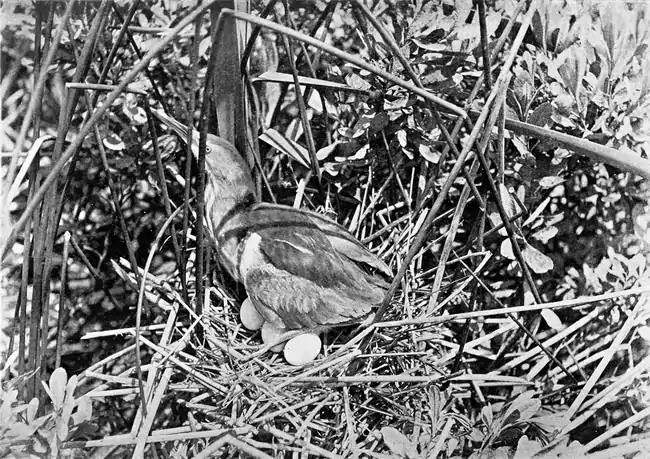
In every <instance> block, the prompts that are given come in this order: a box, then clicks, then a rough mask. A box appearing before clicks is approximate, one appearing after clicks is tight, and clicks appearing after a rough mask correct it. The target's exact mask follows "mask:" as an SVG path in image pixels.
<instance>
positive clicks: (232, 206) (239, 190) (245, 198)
mask: <svg viewBox="0 0 650 459" xmlns="http://www.w3.org/2000/svg"><path fill="white" fill-rule="evenodd" d="M231 166H235V165H233V164H231ZM237 166H239V165H237ZM206 167H210V164H209V163H208V164H206ZM223 170H226V171H227V173H222V172H221V171H223ZM213 171H214V172H216V173H208V175H207V180H208V181H207V183H206V187H205V203H206V207H205V217H206V220H207V223H208V228H209V229H210V231H211V232H212V236H213V237H216V236H217V232H218V229H219V227H220V226H221V224H222V222H223V221H224V219H225V218H227V217H228V216H229V215H232V214H233V213H234V212H236V211H237V210H238V209H241V208H243V207H245V206H247V205H250V204H252V203H253V202H255V186H254V182H253V179H252V177H251V174H250V171H249V170H248V167H247V166H245V165H244V167H230V168H223V165H221V168H219V169H217V170H215V169H213Z"/></svg>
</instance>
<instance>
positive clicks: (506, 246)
mask: <svg viewBox="0 0 650 459" xmlns="http://www.w3.org/2000/svg"><path fill="white" fill-rule="evenodd" d="M499 252H500V253H501V256H503V257H506V258H508V259H510V260H514V259H515V253H514V252H513V250H512V243H511V242H510V239H504V240H503V242H501V250H500V251H499Z"/></svg>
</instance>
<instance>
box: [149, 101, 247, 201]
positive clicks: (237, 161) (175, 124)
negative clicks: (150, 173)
mask: <svg viewBox="0 0 650 459" xmlns="http://www.w3.org/2000/svg"><path fill="white" fill-rule="evenodd" d="M151 111H152V113H153V114H154V115H155V116H156V118H158V119H159V120H160V121H161V122H162V123H163V124H164V125H165V126H167V127H168V128H170V129H171V130H173V131H174V132H175V133H176V134H178V136H179V137H180V138H181V140H182V141H183V142H187V134H188V131H189V129H188V128H187V126H185V125H184V124H182V123H181V122H179V121H178V120H176V119H174V118H171V117H169V116H167V115H165V114H164V113H162V112H161V111H159V110H153V109H152V110H151ZM191 148H192V153H193V154H194V157H195V158H197V159H198V157H199V132H198V131H197V130H195V129H193V130H192V145H191ZM205 150H206V151H205V162H206V169H207V172H208V177H210V178H211V179H216V180H219V181H225V182H226V186H228V187H230V188H231V189H236V188H240V189H242V188H243V189H250V190H252V189H254V186H253V179H252V177H251V173H250V169H249V167H248V164H246V161H245V160H244V158H243V157H242V155H241V154H240V153H239V151H237V148H235V146H234V145H233V144H232V143H230V142H228V141H227V140H225V139H222V138H221V137H218V136H216V135H213V134H208V136H207V139H206V144H205Z"/></svg>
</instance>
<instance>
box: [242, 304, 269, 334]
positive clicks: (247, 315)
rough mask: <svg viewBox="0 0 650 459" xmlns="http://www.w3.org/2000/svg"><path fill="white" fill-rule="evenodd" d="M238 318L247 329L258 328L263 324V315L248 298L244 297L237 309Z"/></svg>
mask: <svg viewBox="0 0 650 459" xmlns="http://www.w3.org/2000/svg"><path fill="white" fill-rule="evenodd" d="M239 318H240V319H241V323H242V324H244V327H246V328H248V329H249V330H259V329H260V328H262V325H264V317H262V315H261V314H260V313H259V312H258V311H257V309H256V308H255V306H253V302H252V301H251V300H250V298H246V299H245V300H244V302H243V303H242V305H241V309H240V310H239Z"/></svg>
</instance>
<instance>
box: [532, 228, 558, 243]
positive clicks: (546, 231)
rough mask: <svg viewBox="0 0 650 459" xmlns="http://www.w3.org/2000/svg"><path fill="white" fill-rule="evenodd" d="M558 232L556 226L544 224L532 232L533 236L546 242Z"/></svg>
mask: <svg viewBox="0 0 650 459" xmlns="http://www.w3.org/2000/svg"><path fill="white" fill-rule="evenodd" d="M557 233H558V229H557V226H546V227H544V228H542V229H541V230H539V231H537V232H535V233H534V234H533V238H534V239H537V240H538V241H540V242H542V243H544V244H546V243H547V242H548V241H549V240H551V239H553V238H554V237H555V236H556V235H557Z"/></svg>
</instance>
